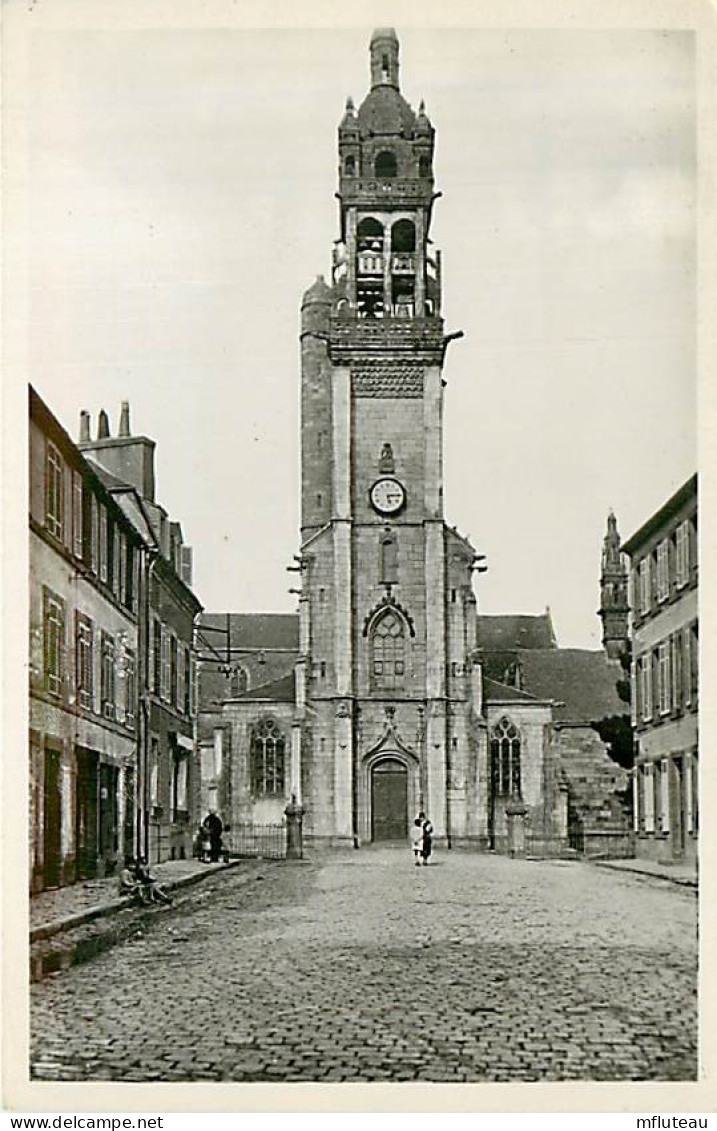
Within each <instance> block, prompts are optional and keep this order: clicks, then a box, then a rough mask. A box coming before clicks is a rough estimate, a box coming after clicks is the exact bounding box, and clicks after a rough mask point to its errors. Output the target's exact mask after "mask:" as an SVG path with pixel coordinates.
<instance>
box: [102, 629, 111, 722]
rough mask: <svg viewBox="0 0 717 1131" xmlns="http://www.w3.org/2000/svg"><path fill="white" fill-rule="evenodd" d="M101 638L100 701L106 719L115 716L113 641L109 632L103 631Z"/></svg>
mask: <svg viewBox="0 0 717 1131" xmlns="http://www.w3.org/2000/svg"><path fill="white" fill-rule="evenodd" d="M101 640H102V667H101V671H100V701H101V705H102V714H103V715H104V716H105V718H107V719H113V718H114V717H115V642H114V638H113V637H112V636H111V635H110V634H109V632H103V633H102V637H101Z"/></svg>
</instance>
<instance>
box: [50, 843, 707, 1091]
mask: <svg viewBox="0 0 717 1131" xmlns="http://www.w3.org/2000/svg"><path fill="white" fill-rule="evenodd" d="M260 875H261V879H260V881H258V882H255V883H252V884H250V885H246V884H244V885H243V886H242V884H241V883H240V882H239V881H238V877H237V875H236V874H235V873H233V872H227V873H224V874H219V875H217V877H216V878H211V879H208V880H207V881H205V884H203V885H202V888H201V889H198V891H197V895H196V896H192V897H191V898H189V899H186V900H184V901H183V903H182V905H181V906H180V907H177V908H171V909H170V910H169V911H167V912H166V913H165V914H164V915H163V916H162V917H157V918H156V919H155V920H154V921H153V924H152V926H151V927H150V928H149V929H148V930H146V931H145V932H144V933H143V934H142V935H141V936H139V937H136V938H134V939H133V940H131V941H129V942H126V943H124V944H123V945H121V946H118V947H116V948H115V949H113V950H111V951H109V952H106V953H105V954H103V955H101V956H100V957H98V958H97V959H95V960H94V961H92V962H89V963H87V964H85V965H82V966H77V967H73V968H71V969H70V970H67V971H63V972H61V973H58V974H56V975H54V976H52V977H51V978H49V979H47V980H46V981H44V982H42V983H39V984H37V985H35V986H33V987H32V990H31V1008H32V1034H31V1035H32V1041H31V1059H32V1065H31V1071H32V1075H33V1078H34V1079H37V1080H124V1081H143V1080H144V1081H147V1080H168V1081H170V1080H185V1081H190V1080H191V1081H201V1080H208V1081H247V1082H248V1081H251V1082H256V1081H274V1082H276V1081H359V1080H367V1081H371V1080H391V1081H394V1080H395V1081H410V1080H422V1081H424V1080H425V1081H438V1080H440V1081H455V1082H462V1081H480V1080H486V1081H511V1080H514V1081H521V1080H524V1081H538V1080H571V1079H572V1080H578V1079H582V1080H600V1081H608V1080H694V1079H696V1078H697V985H696V982H697V946H696V911H697V901H696V898H695V893H694V891H692V890H691V889H688V888H683V887H678V886H676V885H667V884H664V883H660V882H659V881H655V880H651V879H650V878H644V877H640V876H635V875H632V874H627V873H625V874H623V873H618V872H612V871H609V870H607V869H596V868H593V867H591V866H590V865H588V864H585V863H582V862H579V861H575V862H573V861H571V862H558V861H555V862H545V861H544V862H532V861H525V860H508V859H506V858H503V857H495V856H490V855H478V854H476V855H472V854H468V853H459V852H454V853H443V854H440V855H438V856H437V857H436V860H435V864H433V865H432V866H430V867H429V868H421V869H418V868H414V866H413V863H412V861H411V860H410V859H409V856H408V853H407V852H405V853H404V852H402V851H399V850H397V849H390V848H385V849H366V850H363V851H361V852H357V853H344V854H338V853H337V854H334V855H329V856H326V857H323V858H318V859H317V860H315V861H313V862H311V863H302V864H282V863H266V864H265V865H261V873H260ZM200 892H201V894H200Z"/></svg>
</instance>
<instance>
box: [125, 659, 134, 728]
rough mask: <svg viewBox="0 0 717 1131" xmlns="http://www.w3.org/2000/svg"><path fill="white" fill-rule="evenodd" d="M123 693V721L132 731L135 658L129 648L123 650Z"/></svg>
mask: <svg viewBox="0 0 717 1131" xmlns="http://www.w3.org/2000/svg"><path fill="white" fill-rule="evenodd" d="M124 693H125V703H124V721H125V723H126V725H127V726H128V727H130V729H132V730H133V729H134V725H135V721H136V716H137V708H136V699H137V658H136V656H135V654H134V651H133V650H132V649H131V648H127V649H125V685H124Z"/></svg>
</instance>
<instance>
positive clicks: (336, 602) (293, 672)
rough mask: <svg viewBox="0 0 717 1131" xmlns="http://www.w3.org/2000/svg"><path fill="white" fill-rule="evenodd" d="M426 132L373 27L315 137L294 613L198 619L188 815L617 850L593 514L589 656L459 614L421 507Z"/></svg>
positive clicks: (424, 496)
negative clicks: (331, 155)
mask: <svg viewBox="0 0 717 1131" xmlns="http://www.w3.org/2000/svg"><path fill="white" fill-rule="evenodd" d="M434 136H435V135H434V128H433V126H432V124H431V121H430V120H429V118H428V115H427V113H426V110H425V107H424V104H423V103H421V104H420V106H419V108H418V111H415V110H414V109H412V107H411V106H410V105H409V103H408V102H407V101H406V99H405V98H404V97H403V95H402V94H401V89H400V82H399V42H398V38H397V36H396V33H395V32H394V31H393V29H390V28H381V29H378V30H376V31H375V32H374V34H373V36H372V38H371V42H370V90H369V92H368V94H367V95H366V97H365V98H364V99H363V101H362V102H361V104H360V105H359V106H358V108H356V107H355V106H354V104H353V102H352V101H351V99H349V101H348V102H347V105H346V109H345V113H344V116H343V118H342V120H341V123H340V125H339V130H338V159H339V185H338V194H337V196H338V200H339V232H338V239H337V241H336V243H335V245H334V253H333V270H332V278H331V281H330V282H326V281H325V280H324V279H323V278H322V277H318V278H317V279H316V281H315V282H314V283H313V285H312V286H311V287H310V288H309V289H308V290H307V292H306V293H305V295H304V298H303V302H302V307H301V532H300V543H299V547H298V551H297V554H296V574H295V576H296V592H297V596H298V613H297V614H296V615H286V614H239V613H224V612H221V613H206V614H204V615H203V616H202V618H201V628H200V637H199V645H200V657H201V662H200V674H199V696H200V699H199V730H198V742H199V758H200V767H201V783H200V793H201V798H200V804H201V806H202V808H203V810H204V811H206V810H207V809H209V808H212V809H216V810H217V811H218V812H219V813H220V814H221V816H222V818H223V820H224V821H225V822H226V823H227V824H228V825H229V826H230V830H231V829H236V828H238V827H240V826H242V825H247V824H271V823H276V822H279V821H281V820H282V816H283V811H284V809H285V807H286V805H287V803H288V802H289V801H290V799H291V798H292V797H294V798H295V799H296V801H297V802H298V803H299V804H300V805H301V806H302V808H303V810H304V819H303V823H304V835H305V838H306V840H307V841H308V842H309V843H312V842H315V843H317V844H319V843H321V844H325V845H328V846H341V845H345V846H354V847H357V848H358V847H361V846H363V845H366V844H370V843H373V842H377V841H399V840H405V838H406V837H407V834H408V828H409V824H410V822H411V820H412V819H413V817H414V816H415V815H416V813H417V812H418V811H419V810H423V811H425V812H426V813H427V814H428V815H429V817H430V819H431V821H432V822H433V825H434V827H435V831H436V838H437V842H438V844H439V845H440V844H441V843H443V844H444V845H446V846H448V847H459V846H473V847H475V848H479V849H494V850H498V851H505V850H506V848H507V846H508V814H509V813H510V812H511V807H512V808H513V811H517V812H520V813H521V814H522V815H523V816H524V820H525V828H526V832H527V836H528V842H529V844H530V845H532V847H533V850H535V851H537V850H538V848H539V846H541V849H542V850H544V851H545V852H560V851H561V850H562V849H563V848H568V847H569V846H570V845H571V844H572V845H573V847H576V846H577V847H578V848H580V847H584V837H585V836H586V835H587V836H588V837H589V838H590V837H594V836H596V837H597V838H598V841H599V843H600V844H601V845H605V844H607V842H608V840H611V838H612V839H615V838H617V840H618V841H620V840H621V839H623V840H624V839H625V838H626V836H627V835H628V827H627V824H626V807H625V805H626V803H625V796H626V794H627V792H628V791H627V786H628V775H627V774H626V773H625V771H624V769H622V768H621V767H620V765H618V764H617V762H615V761H614V760H613V759H612V758H611V757H610V756H609V754H610V751H609V745H608V743H607V742H604V741H603V740H602V739H601V737H600V735H599V734H598V731H597V730H596V729H595V726H594V724H595V723H596V722H599V721H600V720H604V719H611V718H622V717H624V716H625V715H627V714H629V708H628V707H627V705H626V703H625V701H624V699H623V698H621V696H620V694H619V685H620V681H621V676H622V675H623V671H622V668H621V665H620V659H619V656H620V650H621V644H622V642H624V640H625V639H626V637H627V591H626V586H625V585H624V582H625V577H624V567H623V566H622V565H621V563H620V555H619V537H618V536H617V532H616V529H614V520H613V528H610V526H609V527H608V535H607V538H606V546H607V542H608V541H609V540H612V541H611V542H610V546H611V547H612V548H611V549H609V552H608V551H607V550H606V553H607V557H608V560H609V562H610V565H611V569H612V573H611V574H610V577H609V584H608V583H607V582H606V584H605V585H604V591H605V592H609V594H610V608H609V611H608V614H607V616H603V622H604V627H605V636H606V649H605V651H598V652H587V651H581V650H575V649H561V648H559V647H558V645H557V641H556V639H555V634H554V632H553V628H552V623H551V619H550V614H549V612H547V611H546V613H544V614H541V615H539V616H505V617H495V616H491V617H486V616H481V615H479V614H478V610H477V602H476V596H475V593H474V580H475V575H476V574H479V573H480V572H481V571H482V570H483V569H484V568H485V567H484V566H483V565H482V564H481V563H482V562H483V561H484V554H482V553H481V552H480V547H474V546H473V545H471V543H470V542H469V541H468V540H467V539H466V538H464V537H463V536H462V535H461V534H460V533H458V531H457V530H456V528H455V527H453V526H450V525H449V524H448V522H447V521H446V518H445V513H444V492H443V390H444V380H443V375H442V373H443V366H444V362H445V358H446V352H447V347H448V345H449V342H450V338H451V335H446V333H445V332H444V324H443V321H442V318H441V291H442V266H441V256H440V252H439V251H437V250H435V248H434V246H433V244H432V241H431V239H430V230H431V219H432V213H433V208H434V204H435V203H436V200H437V197H438V195H439V194H438V193H437V192H436V191H435V182H434V167H433V155H434ZM616 537H618V541H617V551H615V538H616ZM616 555H617V556H616ZM605 560H606V559H605V556H604V561H603V564H605ZM615 571H617V572H616V573H615ZM616 625H617V628H616V627H615V626H616ZM608 636H609V637H610V646H609V647H608V646H607V637H608ZM586 782H588V783H589V786H588V788H585V783H586ZM581 791H582V792H581ZM576 830H577V832H576ZM578 836H580V837H582V838H583V841H582V842H581V844H577V839H576V838H577V837H578ZM600 837H602V838H603V839H602V840H600ZM229 840H230V843H231V832H230V834H229Z"/></svg>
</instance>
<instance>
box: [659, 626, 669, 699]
mask: <svg viewBox="0 0 717 1131" xmlns="http://www.w3.org/2000/svg"><path fill="white" fill-rule="evenodd" d="M657 665H658V674H659V678H658V686H659V692H658V699H659V709H660V714H661V715H668V714H669V713H670V646H669V644H668V643H667V642H666V641H665V643H663V644H660V647H659V648H658V650H657Z"/></svg>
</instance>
